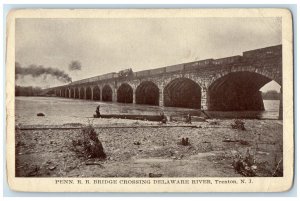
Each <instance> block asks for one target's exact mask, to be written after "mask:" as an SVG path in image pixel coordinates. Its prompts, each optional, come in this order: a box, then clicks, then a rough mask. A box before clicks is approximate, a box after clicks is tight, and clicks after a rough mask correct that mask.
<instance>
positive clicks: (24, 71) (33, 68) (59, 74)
mask: <svg viewBox="0 0 300 201" xmlns="http://www.w3.org/2000/svg"><path fill="white" fill-rule="evenodd" d="M15 68H16V79H18V78H19V76H25V75H31V76H32V77H33V78H37V77H43V79H46V78H47V76H48V75H51V76H53V77H55V78H57V79H58V80H60V81H61V82H64V83H66V82H72V78H71V77H70V76H69V75H68V74H66V73H65V72H64V71H61V70H59V69H56V68H51V67H48V68H45V67H44V66H42V65H39V66H37V65H34V64H32V65H30V66H28V67H22V66H21V65H20V64H19V63H18V62H16V63H15Z"/></svg>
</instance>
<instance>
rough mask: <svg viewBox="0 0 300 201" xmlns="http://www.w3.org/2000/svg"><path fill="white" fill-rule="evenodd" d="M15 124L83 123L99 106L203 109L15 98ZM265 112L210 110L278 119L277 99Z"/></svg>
mask: <svg viewBox="0 0 300 201" xmlns="http://www.w3.org/2000/svg"><path fill="white" fill-rule="evenodd" d="M15 100H16V115H15V117H16V123H17V124H25V125H33V124H39V125H52V124H64V123H77V122H78V123H82V122H83V119H84V120H85V121H87V120H86V119H87V118H89V117H92V116H93V114H94V113H95V110H96V107H97V105H100V111H101V113H102V114H120V113H123V114H124V113H125V114H126V113H127V114H159V113H160V111H164V113H165V114H166V115H167V116H170V115H182V114H187V113H190V114H191V115H196V116H198V115H200V110H196V109H186V108H173V107H159V106H149V105H137V104H135V105H134V104H123V103H111V102H99V101H89V100H79V99H67V98H59V97H22V96H19V97H16V99H15ZM264 105H265V111H262V112H257V111H250V112H208V114H209V115H211V116H212V117H214V118H228V117H229V118H262V119H277V118H278V114H279V112H278V111H279V101H278V100H264ZM40 112H42V113H44V114H45V115H46V116H45V117H42V118H41V117H37V115H36V114H37V113H40Z"/></svg>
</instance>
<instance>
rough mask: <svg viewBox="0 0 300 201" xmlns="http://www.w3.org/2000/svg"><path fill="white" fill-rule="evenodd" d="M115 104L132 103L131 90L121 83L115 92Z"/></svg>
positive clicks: (127, 85)
mask: <svg viewBox="0 0 300 201" xmlns="http://www.w3.org/2000/svg"><path fill="white" fill-rule="evenodd" d="M117 102H119V103H133V89H132V87H131V86H130V85H129V84H127V83H123V84H121V86H120V87H119V88H118V90H117Z"/></svg>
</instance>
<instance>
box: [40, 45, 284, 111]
mask: <svg viewBox="0 0 300 201" xmlns="http://www.w3.org/2000/svg"><path fill="white" fill-rule="evenodd" d="M120 72H122V71H120ZM120 72H119V73H109V74H105V75H100V76H95V77H91V78H87V79H83V80H78V81H75V82H72V83H69V84H67V85H64V86H58V87H54V88H49V89H45V90H44V95H46V94H47V95H52V96H59V97H65V98H74V99H90V100H95V101H112V102H120V103H132V104H148V105H159V106H166V107H184V108H199V109H200V108H202V109H204V110H213V111H236V110H239V111H241V110H242V111H246V110H255V111H258V110H264V105H263V101H262V96H261V92H260V91H259V89H260V88H261V87H263V86H264V85H265V84H267V83H268V82H270V81H271V80H274V81H276V82H277V83H278V84H279V85H281V83H282V46H281V45H277V46H271V47H265V48H261V49H256V50H251V51H246V52H243V54H242V55H238V56H232V57H226V58H220V59H207V60H201V61H195V62H190V63H184V64H178V65H173V66H167V67H163V68H157V69H151V70H144V71H139V72H132V71H131V72H129V73H120Z"/></svg>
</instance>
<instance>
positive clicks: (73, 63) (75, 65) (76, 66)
mask: <svg viewBox="0 0 300 201" xmlns="http://www.w3.org/2000/svg"><path fill="white" fill-rule="evenodd" d="M69 70H70V71H74V70H81V63H80V62H79V61H71V63H70V64H69Z"/></svg>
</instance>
